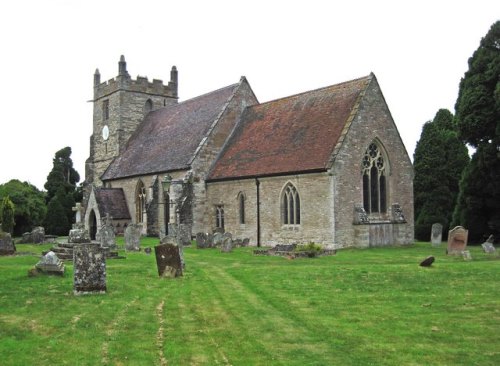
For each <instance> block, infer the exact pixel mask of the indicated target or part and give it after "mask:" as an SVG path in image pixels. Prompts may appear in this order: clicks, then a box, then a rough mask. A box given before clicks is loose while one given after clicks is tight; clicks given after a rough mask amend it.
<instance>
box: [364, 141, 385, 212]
mask: <svg viewBox="0 0 500 366" xmlns="http://www.w3.org/2000/svg"><path fill="white" fill-rule="evenodd" d="M362 169H363V207H364V209H365V211H366V212H367V213H377V212H378V213H386V212H387V183H386V163H385V161H384V157H383V156H382V153H381V151H380V148H379V147H378V145H377V144H376V143H375V142H372V143H371V144H370V146H368V149H366V151H365V155H364V156H363V162H362Z"/></svg>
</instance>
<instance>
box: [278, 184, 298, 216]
mask: <svg viewBox="0 0 500 366" xmlns="http://www.w3.org/2000/svg"><path fill="white" fill-rule="evenodd" d="M281 213H282V223H283V224H284V225H300V197H299V192H298V191H297V189H296V188H295V186H294V185H293V184H292V183H288V184H287V185H286V186H285V189H284V190H283V195H282V198H281Z"/></svg>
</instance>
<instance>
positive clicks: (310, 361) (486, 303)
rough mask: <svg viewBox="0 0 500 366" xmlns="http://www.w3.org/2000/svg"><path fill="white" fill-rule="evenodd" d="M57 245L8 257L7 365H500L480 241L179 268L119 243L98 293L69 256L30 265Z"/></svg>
mask: <svg viewBox="0 0 500 366" xmlns="http://www.w3.org/2000/svg"><path fill="white" fill-rule="evenodd" d="M119 240H121V241H119V244H120V243H121V244H123V238H121V239H119ZM157 243H158V240H157V239H151V238H144V239H143V242H142V246H150V247H152V246H154V245H156V244H157ZM49 247H50V246H49V245H42V246H35V245H26V244H25V245H18V246H17V251H18V255H16V256H8V257H0V364H1V365H37V366H38V365H500V291H499V290H500V258H499V257H498V256H497V257H495V256H491V255H486V254H484V253H482V250H481V248H480V247H472V248H471V247H470V248H469V249H470V251H471V254H472V257H473V261H470V262H466V261H464V260H463V259H462V257H448V256H446V255H445V254H444V251H445V246H444V244H443V247H441V248H433V247H431V245H430V244H429V243H417V244H416V245H413V246H411V247H404V248H377V249H365V250H354V249H348V250H341V251H339V252H338V253H337V255H336V256H331V257H322V258H301V259H295V260H289V259H285V258H281V257H265V256H254V255H253V254H252V250H253V248H241V249H236V250H234V251H233V252H232V253H220V252H219V251H218V250H216V249H205V250H198V249H196V248H187V249H185V251H184V252H185V262H186V271H185V273H184V276H183V277H181V278H176V279H167V278H165V279H160V278H158V274H157V269H156V262H155V258H154V251H153V254H151V255H147V254H145V253H144V252H139V253H125V252H122V253H121V254H123V255H125V256H126V257H127V258H126V259H117V260H108V261H107V287H108V292H107V294H105V295H88V296H74V295H73V266H72V264H71V263H66V273H65V275H64V276H63V277H55V276H39V277H34V278H29V277H28V276H27V272H28V270H29V269H30V268H31V267H32V266H34V265H35V263H36V262H37V261H38V259H39V255H40V253H41V252H42V250H47V249H48V248H49ZM428 255H434V256H435V257H436V261H435V262H434V264H433V266H432V267H430V268H422V267H420V266H419V265H418V263H419V262H420V261H421V260H422V259H424V258H425V257H426V256H428Z"/></svg>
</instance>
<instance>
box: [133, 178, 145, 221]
mask: <svg viewBox="0 0 500 366" xmlns="http://www.w3.org/2000/svg"><path fill="white" fill-rule="evenodd" d="M145 212H146V187H144V183H142V182H141V181H139V183H137V189H136V197H135V221H136V222H137V223H141V222H144V213H145Z"/></svg>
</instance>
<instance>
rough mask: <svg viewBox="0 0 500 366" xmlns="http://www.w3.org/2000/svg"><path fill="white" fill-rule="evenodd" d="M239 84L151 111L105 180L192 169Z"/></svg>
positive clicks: (104, 177) (108, 170)
mask: <svg viewBox="0 0 500 366" xmlns="http://www.w3.org/2000/svg"><path fill="white" fill-rule="evenodd" d="M238 85H239V84H233V85H230V86H227V87H225V88H222V89H219V90H216V91H213V92H211V93H208V94H205V95H202V96H199V97H196V98H193V99H189V100H187V101H184V102H182V103H179V104H176V105H174V106H168V107H165V108H161V109H158V110H156V111H153V112H151V113H149V114H148V115H147V116H146V118H145V119H144V121H143V122H142V123H141V124H140V126H139V127H138V128H137V130H136V131H135V133H134V134H133V135H132V137H131V138H130V140H129V142H128V143H127V147H126V149H125V151H123V152H122V153H121V154H120V155H119V156H118V157H117V158H116V159H115V160H114V161H113V162H112V163H111V164H110V166H109V167H108V169H107V170H106V172H105V173H104V174H103V176H102V180H110V179H116V178H124V177H130V176H137V175H146V174H153V173H158V172H166V171H172V170H180V169H188V168H189V164H190V160H191V158H192V157H193V156H194V154H195V152H196V149H197V147H198V146H199V144H200V142H201V141H202V139H203V137H205V135H206V134H207V132H208V131H209V129H210V127H211V125H212V123H213V122H214V120H215V119H216V118H217V116H218V115H219V113H221V111H222V110H223V108H224V107H225V105H226V103H227V101H228V100H229V98H230V97H231V96H232V95H233V93H234V91H235V90H236V88H237V87H238Z"/></svg>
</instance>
